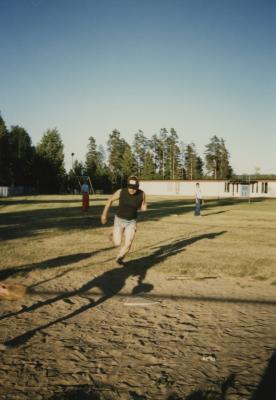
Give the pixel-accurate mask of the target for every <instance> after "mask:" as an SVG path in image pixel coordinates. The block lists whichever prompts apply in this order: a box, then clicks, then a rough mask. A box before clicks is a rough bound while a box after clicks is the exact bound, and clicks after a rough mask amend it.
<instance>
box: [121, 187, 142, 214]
mask: <svg viewBox="0 0 276 400" xmlns="http://www.w3.org/2000/svg"><path fill="white" fill-rule="evenodd" d="M143 193H144V192H143V191H142V190H139V189H138V190H137V192H136V193H135V194H133V195H131V194H129V192H128V189H127V188H123V189H122V190H121V193H120V199H119V209H118V211H117V216H118V217H119V218H122V219H127V220H128V221H130V220H131V219H136V218H137V211H138V210H139V208H141V205H142V203H143Z"/></svg>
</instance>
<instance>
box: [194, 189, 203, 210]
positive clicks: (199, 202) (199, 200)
mask: <svg viewBox="0 0 276 400" xmlns="http://www.w3.org/2000/svg"><path fill="white" fill-rule="evenodd" d="M202 203H203V199H202V193H201V189H200V185H199V183H197V184H196V189H195V216H196V217H198V216H200V215H201V214H200V212H201V205H202Z"/></svg>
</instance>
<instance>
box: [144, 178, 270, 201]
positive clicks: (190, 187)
mask: <svg viewBox="0 0 276 400" xmlns="http://www.w3.org/2000/svg"><path fill="white" fill-rule="evenodd" d="M197 182H198V183H199V184H200V188H201V191H202V195H203V196H204V197H215V198H229V197H237V198H238V197H244V183H242V182H240V183H239V182H229V181H226V180H225V181H224V180H216V181H215V180H192V181H166V180H164V181H154V180H153V181H146V180H144V181H143V180H142V181H141V182H140V187H141V189H142V190H144V191H145V193H146V194H149V195H160V196H166V195H167V196H174V195H175V196H187V197H191V196H192V197H193V196H194V194H195V186H196V183H197ZM247 193H248V195H249V196H250V197H252V198H256V197H275V198H276V180H260V181H254V182H250V184H249V183H248V188H247Z"/></svg>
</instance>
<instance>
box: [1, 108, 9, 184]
mask: <svg viewBox="0 0 276 400" xmlns="http://www.w3.org/2000/svg"><path fill="white" fill-rule="evenodd" d="M10 184H11V149H10V138H9V132H8V130H7V128H6V124H5V122H4V120H3V118H2V117H1V114H0V185H2V186H9V185H10Z"/></svg>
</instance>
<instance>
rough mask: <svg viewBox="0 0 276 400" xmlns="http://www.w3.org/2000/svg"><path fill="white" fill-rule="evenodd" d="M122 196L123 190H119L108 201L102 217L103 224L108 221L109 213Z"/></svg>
mask: <svg viewBox="0 0 276 400" xmlns="http://www.w3.org/2000/svg"><path fill="white" fill-rule="evenodd" d="M120 194H121V189H119V190H117V191H116V192H115V193H113V195H112V196H111V197H110V198H109V199H108V200H107V203H106V205H105V207H104V210H103V212H102V215H101V223H102V224H103V225H104V224H106V223H107V220H108V212H109V209H110V207H111V206H112V203H113V201H116V200H119V198H120Z"/></svg>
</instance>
